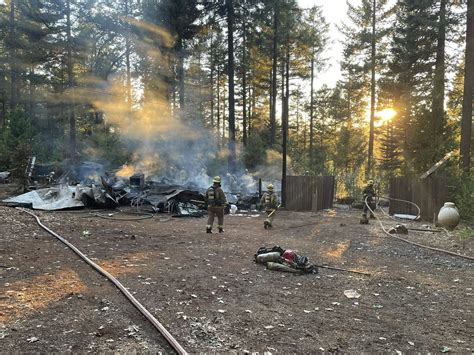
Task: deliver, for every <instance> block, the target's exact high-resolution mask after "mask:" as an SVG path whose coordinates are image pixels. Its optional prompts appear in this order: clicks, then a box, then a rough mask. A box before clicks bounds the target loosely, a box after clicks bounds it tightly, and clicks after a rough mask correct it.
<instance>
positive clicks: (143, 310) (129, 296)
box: [16, 207, 187, 355]
mask: <svg viewBox="0 0 474 355" xmlns="http://www.w3.org/2000/svg"><path fill="white" fill-rule="evenodd" d="M16 209H18V210H19V211H21V212H24V213H27V214H29V215H30V216H32V217H34V218H35V219H36V222H37V223H38V224H39V225H40V227H41V228H43V229H44V230H45V231H47V232H48V233H49V234H51V235H53V236H55V237H56V238H57V239H59V240H60V241H61V242H63V243H64V244H66V245H67V246H68V248H70V249H71V250H72V251H73V252H74V253H76V254H77V255H78V256H79V257H80V258H81V259H82V260H84V261H85V262H86V263H87V264H89V265H90V266H92V267H93V268H94V269H95V270H96V271H97V272H98V273H100V274H102V275H103V276H105V277H106V278H107V279H109V281H110V282H112V283H113V284H114V285H115V286H116V287H117V288H118V289H119V290H120V291H121V292H122V293H123V294H124V296H125V297H126V298H127V299H128V300H129V301H130V302H131V303H132V304H133V305H134V306H135V307H136V308H137V309H138V310H139V311H140V313H141V314H143V315H144V316H145V318H146V319H148V320H149V321H150V323H151V324H153V326H154V327H155V328H156V329H157V330H158V331H159V332H160V333H161V335H163V337H164V338H165V339H166V340H167V341H168V343H169V344H170V345H171V346H172V347H173V349H174V350H175V351H176V352H177V353H178V354H180V355H181V354H183V355H184V354H187V352H186V350H184V348H183V347H182V346H181V344H179V343H178V341H177V340H176V339H175V338H174V337H173V336H172V335H171V333H170V332H168V330H167V329H166V328H165V327H164V326H163V325H162V324H161V323H160V322H159V321H158V320H157V319H156V318H155V317H154V316H153V315H152V314H151V313H150V312H149V311H148V310H147V309H146V308H145V307H144V306H143V305H142V304H141V303H140V302H138V301H137V299H136V298H135V297H133V295H132V294H131V293H130V292H129V291H128V290H127V289H126V288H125V287H124V286H123V285H122V284H121V283H120V281H118V280H117V279H116V278H115V277H113V276H112V275H111V274H110V273H108V272H107V271H105V270H104V269H103V268H101V267H100V266H99V265H97V264H96V263H94V262H93V261H92V260H91V259H89V258H88V257H87V256H86V255H84V254H83V253H82V252H81V251H80V250H79V249H77V248H76V247H75V246H74V245H73V244H71V243H70V242H68V241H67V240H66V239H64V238H63V237H61V236H60V235H59V234H57V233H56V232H54V231H53V230H51V229H49V228H48V227H46V226H45V225H44V224H43V223H41V220H40V219H39V217H38V216H37V215H35V214H34V213H32V212H30V211H27V210H25V209H23V208H19V207H16Z"/></svg>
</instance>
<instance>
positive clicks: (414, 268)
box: [0, 207, 474, 354]
mask: <svg viewBox="0 0 474 355" xmlns="http://www.w3.org/2000/svg"><path fill="white" fill-rule="evenodd" d="M35 213H36V214H37V215H39V216H40V218H41V219H42V221H43V223H45V224H46V225H47V226H49V227H50V228H52V229H53V230H54V231H56V232H57V233H59V234H61V235H62V236H64V237H65V238H66V239H68V240H69V241H70V242H72V243H73V244H75V245H76V246H77V247H78V248H79V249H80V250H82V251H83V252H84V253H85V254H86V255H88V256H89V257H90V258H91V259H92V260H94V261H96V262H97V263H99V264H100V265H101V266H103V267H104V268H105V269H106V270H107V271H109V272H110V273H112V274H113V275H114V276H116V277H117V278H118V279H119V280H120V281H121V282H122V283H123V284H124V285H125V286H126V287H127V288H128V289H129V290H130V291H131V292H132V293H133V294H134V295H135V297H136V298H137V299H138V300H139V301H140V302H141V303H142V304H143V305H144V306H145V307H146V308H147V309H148V310H149V311H150V312H151V313H152V314H153V315H154V316H155V317H156V318H157V319H158V320H160V322H162V324H163V325H164V326H165V327H166V328H167V329H168V330H169V331H170V332H171V334H173V336H174V337H175V338H176V339H177V340H178V341H179V342H180V343H181V344H182V345H183V347H184V348H185V349H186V350H187V351H189V352H192V353H198V352H235V353H237V352H239V353H247V352H251V353H255V352H259V353H262V354H263V353H264V352H270V353H285V354H286V353H310V352H318V351H326V352H361V351H366V352H387V353H395V352H412V351H419V352H448V351H451V352H458V353H471V352H473V351H474V318H473V310H474V301H473V300H474V297H473V295H474V291H473V287H474V282H473V281H474V270H473V265H474V264H473V262H471V261H469V260H467V259H462V258H459V257H453V256H449V255H445V254H440V253H436V252H433V251H429V250H425V249H420V248H419V247H416V246H412V245H409V244H406V243H404V242H401V241H397V240H394V239H392V238H389V237H385V236H384V234H383V233H382V232H381V230H380V226H379V225H378V224H377V223H376V222H375V221H373V220H372V221H371V224H370V225H368V226H367V225H360V224H359V221H358V218H359V214H360V211H358V210H352V211H349V210H346V209H338V208H337V209H334V210H330V211H321V212H319V213H317V214H311V213H296V212H288V211H281V212H279V213H278V215H277V217H276V218H275V221H274V228H273V229H272V230H265V229H263V217H262V216H258V215H257V216H226V220H225V233H224V234H217V233H215V234H206V233H205V224H206V220H205V219H204V218H168V217H167V216H165V215H157V216H156V217H155V218H153V219H147V220H142V221H113V220H107V219H101V218H98V217H96V216H93V215H91V214H90V213H89V211H86V210H83V211H80V212H62V213H59V212H57V213H47V212H39V211H35ZM0 221H1V223H0V226H1V227H0V228H1V237H0V284H1V292H0V344H1V349H2V352H12V351H22V352H53V351H54V352H65V351H74V352H88V351H93V352H99V351H114V352H143V351H153V352H163V353H172V352H173V351H172V349H171V348H170V347H169V346H168V345H167V344H166V342H165V341H164V339H163V338H162V337H161V336H160V335H158V333H157V331H156V330H155V329H154V328H153V326H151V325H150V324H149V323H148V322H147V321H146V319H145V318H144V317H143V316H141V314H140V313H139V312H138V311H137V310H136V309H135V308H134V307H133V306H132V305H131V304H129V303H128V301H127V300H126V299H125V297H124V296H122V294H121V293H120V292H119V291H118V290H117V289H116V288H115V286H113V285H112V284H111V283H110V282H109V281H107V280H106V279H105V278H104V277H102V276H100V275H99V274H98V273H97V272H95V271H94V270H93V269H91V268H90V266H88V265H87V264H85V263H84V262H83V261H82V260H80V259H79V258H78V257H77V256H76V255H75V254H74V253H73V252H72V251H71V250H69V249H68V248H66V247H65V245H63V244H62V243H61V242H59V241H58V240H56V239H55V238H54V237H53V236H52V235H50V234H48V233H46V232H45V231H44V230H42V229H40V228H39V226H38V225H37V224H36V222H35V220H34V219H33V218H32V217H30V216H28V215H26V214H24V213H22V212H20V211H19V210H16V209H12V208H8V207H0ZM383 221H384V223H385V224H386V225H387V226H393V225H394V224H395V222H394V221H391V220H389V219H387V218H385V219H384V220H383ZM421 224H422V223H416V226H418V227H419V226H420V225H421ZM406 238H407V239H410V240H413V241H418V242H422V243H424V244H428V245H431V246H436V247H442V248H446V249H448V250H451V251H456V252H459V253H462V254H465V255H470V256H474V252H473V247H474V245H473V244H474V243H473V242H472V238H471V241H470V242H468V243H467V245H465V246H462V245H461V243H460V242H459V241H457V240H456V239H455V238H453V237H449V236H447V235H446V234H445V233H427V232H416V231H410V233H409V234H408V235H407V236H406ZM262 245H266V246H273V245H280V246H282V247H283V248H290V249H294V250H296V251H297V252H298V253H299V254H303V255H306V256H308V258H309V259H310V261H311V262H313V263H315V264H323V263H325V264H327V265H331V266H336V267H342V268H347V269H353V270H358V271H364V272H368V273H370V274H371V276H364V275H358V274H354V273H348V272H340V271H334V270H329V269H323V268H320V269H319V273H318V274H316V275H302V276H298V275H293V274H285V273H280V272H275V271H268V270H266V269H265V267H264V266H262V265H257V264H255V263H254V262H253V255H254V253H255V252H256V250H257V249H258V248H259V247H260V246H262ZM350 289H353V290H356V291H357V292H358V293H359V294H360V298H358V299H349V298H347V297H346V296H345V295H344V291H345V290H350Z"/></svg>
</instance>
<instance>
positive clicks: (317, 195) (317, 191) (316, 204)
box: [285, 176, 334, 211]
mask: <svg viewBox="0 0 474 355" xmlns="http://www.w3.org/2000/svg"><path fill="white" fill-rule="evenodd" d="M285 187H286V196H285V197H286V200H285V201H286V206H285V207H286V208H287V209H288V210H291V211H319V210H323V209H326V208H332V205H333V200H334V176H287V177H286V186H285Z"/></svg>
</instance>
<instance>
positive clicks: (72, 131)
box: [66, 0, 76, 161]
mask: <svg viewBox="0 0 474 355" xmlns="http://www.w3.org/2000/svg"><path fill="white" fill-rule="evenodd" d="M66 36H67V38H66V39H67V64H66V65H67V74H68V88H69V95H70V100H71V102H70V103H69V156H70V159H71V160H72V161H74V160H75V159H76V117H75V114H74V99H73V95H74V94H73V92H72V87H73V85H74V78H73V63H72V36H71V2H70V0H67V1H66Z"/></svg>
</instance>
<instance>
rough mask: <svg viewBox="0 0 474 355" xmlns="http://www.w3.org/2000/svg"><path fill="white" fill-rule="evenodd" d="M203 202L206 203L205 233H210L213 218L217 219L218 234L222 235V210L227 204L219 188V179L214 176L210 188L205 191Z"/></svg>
mask: <svg viewBox="0 0 474 355" xmlns="http://www.w3.org/2000/svg"><path fill="white" fill-rule="evenodd" d="M205 200H206V203H207V212H208V215H209V217H208V219H207V226H206V233H212V225H213V224H214V218H215V217H217V229H218V230H219V233H224V208H225V205H226V204H227V199H226V197H225V194H224V191H223V190H222V188H221V177H220V176H215V177H214V179H213V180H212V186H211V187H209V188H208V189H207V191H206V196H205Z"/></svg>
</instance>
